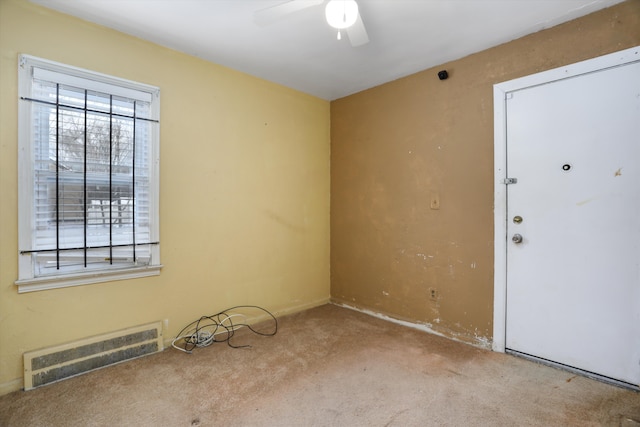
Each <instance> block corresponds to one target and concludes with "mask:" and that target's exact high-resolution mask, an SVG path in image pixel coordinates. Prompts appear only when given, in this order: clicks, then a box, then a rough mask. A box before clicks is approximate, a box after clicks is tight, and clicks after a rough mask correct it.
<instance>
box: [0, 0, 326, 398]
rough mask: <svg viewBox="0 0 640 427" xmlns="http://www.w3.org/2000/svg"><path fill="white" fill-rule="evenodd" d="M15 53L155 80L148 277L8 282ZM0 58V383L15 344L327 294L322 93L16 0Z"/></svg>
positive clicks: (10, 371)
mask: <svg viewBox="0 0 640 427" xmlns="http://www.w3.org/2000/svg"><path fill="white" fill-rule="evenodd" d="M18 53H27V54H30V55H34V56H38V57H42V58H46V59H50V60H54V61H59V62H63V63H66V64H70V65H74V66H77V67H82V68H88V69H91V70H95V71H98V72H102V73H107V74H111V75H115V76H118V77H122V78H126V79H131V80H136V81H140V82H143V83H148V84H152V85H157V86H159V87H160V88H161V91H162V92H161V93H162V95H161V97H162V101H161V103H162V104H161V137H160V138H161V176H160V194H161V197H160V199H161V200H160V217H161V230H160V232H161V244H162V246H161V253H162V263H163V264H164V268H163V270H162V273H161V275H160V276H157V277H151V278H145V279H137V280H128V281H118V282H112V283H103V284H97V285H88V286H80V287H76V288H66V289H58V290H50V291H41V292H35V293H29V294H18V293H17V290H16V286H15V285H14V281H15V280H16V279H17V277H18V272H17V257H18V252H17V251H18V243H17V231H16V229H17V223H18V210H17V189H18V184H17V105H18V100H17V59H18ZM0 61H1V62H0V92H1V99H0V192H1V195H0V394H2V393H6V392H7V391H11V390H15V389H18V388H20V387H22V380H21V378H22V359H21V358H22V354H23V353H24V352H25V351H28V350H33V349H37V348H41V347H45V346H49V345H54V344H59V343H63V342H67V341H73V340H76V339H79V338H84V337H87V336H91V335H96V334H100V333H104V332H110V331H115V330H118V329H121V328H125V327H129V326H133V325H138V324H143V323H146V322H150V321H156V320H164V319H168V320H169V329H168V330H167V331H165V338H168V337H171V336H173V335H175V334H176V333H177V332H178V331H179V330H180V329H181V328H182V327H183V326H186V324H188V323H189V322H191V321H193V320H195V319H197V318H198V317H200V316H201V315H205V314H214V313H217V312H219V311H221V310H223V309H226V308H229V307H231V306H234V305H238V304H256V305H260V306H262V307H265V308H267V309H269V310H271V311H273V312H276V313H279V314H282V313H285V312H289V311H295V310H299V309H303V308H306V307H310V306H314V305H318V304H322V303H324V302H326V301H328V300H329V148H330V145H329V103H328V102H327V101H324V100H320V99H318V98H314V97H311V96H308V95H305V94H302V93H299V92H296V91H293V90H290V89H287V88H284V87H281V86H278V85H275V84H272V83H268V82H266V81H263V80H260V79H257V78H254V77H250V76H248V75H245V74H242V73H239V72H237V71H233V70H230V69H227V68H224V67H221V66H217V65H214V64H211V63H208V62H205V61H202V60H199V59H197V58H194V57H190V56H188V55H184V54H181V53H178V52H175V51H172V50H169V49H165V48H162V47H159V46H157V45H154V44H151V43H148V42H145V41H142V40H139V39H136V38H133V37H130V36H127V35H124V34H122V33H118V32H115V31H112V30H109V29H106V28H103V27H100V26H97V25H93V24H90V23H88V22H84V21H81V20H78V19H75V18H72V17H69V16H66V15H63V14H59V13H56V12H53V11H50V10H47V9H44V8H41V7H38V6H35V5H33V4H30V3H28V2H27V1H25V0H0Z"/></svg>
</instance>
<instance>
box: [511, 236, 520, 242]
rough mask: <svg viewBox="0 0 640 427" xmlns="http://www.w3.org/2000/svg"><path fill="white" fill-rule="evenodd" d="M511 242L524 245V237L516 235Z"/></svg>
mask: <svg viewBox="0 0 640 427" xmlns="http://www.w3.org/2000/svg"><path fill="white" fill-rule="evenodd" d="M511 240H513V243H522V235H520V234H514V235H513V237H512V238H511Z"/></svg>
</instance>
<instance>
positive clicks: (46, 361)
mask: <svg viewBox="0 0 640 427" xmlns="http://www.w3.org/2000/svg"><path fill="white" fill-rule="evenodd" d="M163 349H164V344H163V341H162V322H154V323H149V324H147V325H141V326H136V327H132V328H127V329H123V330H121V331H116V332H111V333H108V334H104V335H98V336H94V337H91V338H86V339H83V340H80V341H75V342H71V343H67V344H61V345H58V346H54V347H48V348H43V349H40V350H34V351H30V352H27V353H25V354H24V389H25V390H31V389H33V388H36V387H40V386H42V385H46V384H51V383H53V382H56V381H60V380H63V379H66V378H70V377H74V376H77V375H80V374H84V373H86V372H89V371H93V370H95V369H99V368H103V367H105V366H109V365H113V364H116V363H120V362H124V361H126V360H131V359H135V358H138V357H141V356H145V355H148V354H152V353H157V352H159V351H162V350H163Z"/></svg>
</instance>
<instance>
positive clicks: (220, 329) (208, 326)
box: [171, 305, 278, 353]
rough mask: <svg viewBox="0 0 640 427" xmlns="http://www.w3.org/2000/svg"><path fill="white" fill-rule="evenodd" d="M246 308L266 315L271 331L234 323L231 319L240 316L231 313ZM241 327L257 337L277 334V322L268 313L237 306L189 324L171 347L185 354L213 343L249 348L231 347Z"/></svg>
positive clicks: (253, 307) (252, 307) (255, 307)
mask: <svg viewBox="0 0 640 427" xmlns="http://www.w3.org/2000/svg"><path fill="white" fill-rule="evenodd" d="M247 308H248V309H258V310H261V311H263V312H265V313H267V314H268V315H269V316H270V317H271V318H272V319H273V324H274V327H273V331H270V332H262V331H258V330H256V329H254V328H253V327H252V326H251V325H249V324H247V323H234V322H233V317H234V316H240V315H241V314H234V313H231V311H233V310H238V309H247ZM242 327H246V328H248V329H249V330H250V331H251V332H253V333H254V334H257V335H262V336H274V335H275V334H276V333H277V332H278V320H277V319H276V318H275V316H274V315H273V314H271V312H270V311H268V310H266V309H264V308H262V307H259V306H257V305H237V306H235V307H231V308H228V309H226V310H223V311H221V312H219V313H216V314H213V315H210V316H202V317H200V318H199V319H198V320H194V321H193V322H191V323H189V324H188V325H187V326H185V327H184V328H182V330H181V331H180V333H178V335H177V337H176V338H175V339H174V340H173V342H172V343H171V346H172V347H174V348H176V349H178V350H180V351H184V352H185V353H192V352H193V349H194V348H196V347H206V346H209V345H211V344H213V343H215V342H226V343H227V345H228V346H229V347H232V348H244V347H251V346H250V345H233V344H232V343H231V338H233V336H234V334H235V331H237V330H238V329H239V328H242ZM220 336H221V337H220ZM179 341H182V346H178V344H177V343H178V342H179Z"/></svg>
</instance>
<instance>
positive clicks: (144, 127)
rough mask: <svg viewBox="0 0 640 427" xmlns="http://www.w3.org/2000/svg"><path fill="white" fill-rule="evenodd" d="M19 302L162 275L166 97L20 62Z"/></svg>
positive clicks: (27, 59)
mask: <svg viewBox="0 0 640 427" xmlns="http://www.w3.org/2000/svg"><path fill="white" fill-rule="evenodd" d="M18 76H19V96H20V100H19V156H18V162H19V164H18V168H19V184H18V185H19V196H18V198H19V200H18V209H19V248H18V249H19V279H18V281H17V282H16V284H17V285H18V288H19V291H20V292H27V291H34V290H42V289H50V288H57V287H63V286H75V285H84V284H88V283H96V282H104V281H108V280H117V279H126V278H133V277H142V276H149V275H154V274H158V273H159V269H160V267H161V265H160V259H159V257H160V246H159V224H158V166H159V165H158V163H159V111H160V108H159V107H160V105H159V104H160V92H159V89H158V88H156V87H152V86H148V85H143V84H140V83H135V82H131V81H127V80H122V79H119V78H115V77H110V76H106V75H103V74H98V73H94V72H91V71H87V70H82V69H78V68H73V67H69V66H66V65H63V64H58V63H55V62H51V61H47V60H43V59H39V58H34V57H31V56H27V55H21V56H20V60H19V70H18Z"/></svg>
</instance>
